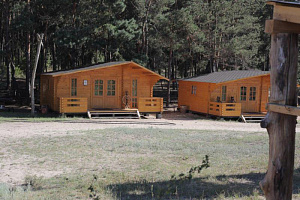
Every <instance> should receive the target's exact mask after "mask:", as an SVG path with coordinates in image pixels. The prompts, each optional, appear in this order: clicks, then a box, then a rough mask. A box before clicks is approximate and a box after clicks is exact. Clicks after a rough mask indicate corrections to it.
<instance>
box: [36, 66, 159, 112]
mask: <svg viewBox="0 0 300 200" xmlns="http://www.w3.org/2000/svg"><path fill="white" fill-rule="evenodd" d="M72 79H77V95H76V96H71V81H72ZM135 79H136V80H137V96H136V98H137V99H138V98H141V97H152V96H153V86H154V85H155V83H156V82H157V81H158V80H159V79H161V77H160V76H158V75H155V74H154V73H151V72H149V71H148V70H145V69H144V68H141V67H137V66H136V65H134V64H132V63H129V64H126V65H124V66H122V65H118V66H113V67H108V68H99V69H94V70H88V71H80V72H76V73H71V74H63V75H60V76H55V77H52V76H47V75H42V78H41V87H42V88H46V86H45V85H46V84H47V83H48V81H49V80H50V85H51V87H50V90H51V92H49V91H44V90H43V92H41V105H48V106H49V107H50V108H51V109H52V110H54V111H57V112H60V109H59V105H60V101H59V98H71V97H72V98H86V99H87V109H93V108H124V107H125V105H124V104H123V103H122V97H123V96H124V95H125V93H126V91H127V92H128V94H129V95H130V96H131V97H132V81H133V80H135ZM95 80H103V82H104V84H103V96H99V95H95V91H94V87H95V86H94V85H95ZM108 80H115V81H116V85H115V86H116V88H115V92H116V93H115V96H109V95H107V89H108V88H107V85H108ZM84 81H87V85H84Z"/></svg>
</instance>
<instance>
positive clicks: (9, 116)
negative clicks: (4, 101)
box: [0, 111, 83, 123]
mask: <svg viewBox="0 0 300 200" xmlns="http://www.w3.org/2000/svg"><path fill="white" fill-rule="evenodd" d="M78 119H83V118H82V117H58V114H56V113H49V114H41V113H37V114H36V115H35V117H31V113H30V111H27V112H25V111H22V112H18V111H17V112H3V111H0V123H4V122H56V121H67V120H78Z"/></svg>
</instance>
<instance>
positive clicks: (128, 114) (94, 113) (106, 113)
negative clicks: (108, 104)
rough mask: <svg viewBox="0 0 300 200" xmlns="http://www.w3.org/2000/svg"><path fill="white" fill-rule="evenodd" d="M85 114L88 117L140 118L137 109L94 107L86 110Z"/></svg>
mask: <svg viewBox="0 0 300 200" xmlns="http://www.w3.org/2000/svg"><path fill="white" fill-rule="evenodd" d="M87 115H88V117H89V118H90V119H100V118H117V119H125V118H126V119H128V118H130V119H140V118H141V115H140V112H139V110H138V109H94V110H88V111H87Z"/></svg>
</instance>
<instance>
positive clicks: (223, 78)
mask: <svg viewBox="0 0 300 200" xmlns="http://www.w3.org/2000/svg"><path fill="white" fill-rule="evenodd" d="M267 74H270V72H269V71H258V70H243V71H222V72H213V73H210V74H205V75H202V76H198V77H194V78H189V79H184V81H192V82H204V83H223V82H228V81H234V80H238V79H244V78H250V77H254V76H262V75H267Z"/></svg>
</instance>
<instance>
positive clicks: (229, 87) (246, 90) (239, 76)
mask: <svg viewBox="0 0 300 200" xmlns="http://www.w3.org/2000/svg"><path fill="white" fill-rule="evenodd" d="M269 95H270V72H267V71H246V70H244V71H222V72H214V73H211V74H207V75H203V76H198V77H195V78H190V79H184V80H181V81H179V91H178V107H179V108H180V107H182V106H187V109H188V110H190V111H192V112H198V113H204V114H209V115H214V116H220V117H239V116H240V115H241V114H242V113H263V112H266V109H265V106H266V103H267V102H268V98H269Z"/></svg>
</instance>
